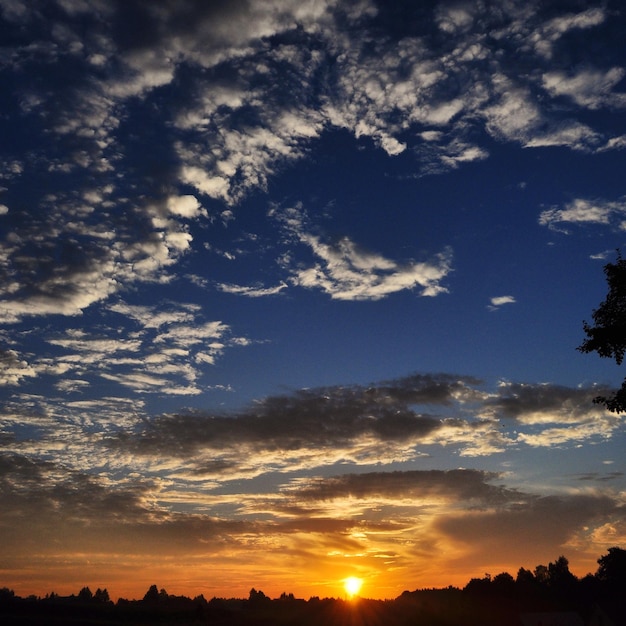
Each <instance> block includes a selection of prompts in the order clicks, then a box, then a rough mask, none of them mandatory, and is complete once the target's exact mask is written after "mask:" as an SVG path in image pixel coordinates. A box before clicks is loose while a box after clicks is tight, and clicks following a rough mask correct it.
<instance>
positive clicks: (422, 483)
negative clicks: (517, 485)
mask: <svg viewBox="0 0 626 626" xmlns="http://www.w3.org/2000/svg"><path fill="white" fill-rule="evenodd" d="M495 478H497V475H496V474H489V473H488V472H481V471H477V470H465V469H457V470H447V471H443V470H425V471H419V470H415V471H394V472H366V473H363V474H344V475H342V476H337V477H332V478H313V479H311V478H307V479H301V480H298V481H294V484H293V487H292V489H293V490H290V491H289V493H290V495H293V496H294V497H295V498H297V499H302V500H305V501H307V500H332V499H347V498H357V499H368V500H372V499H378V500H379V501H396V502H398V501H400V502H402V501H404V500H407V499H411V500H418V501H419V500H421V501H423V503H427V502H432V501H433V500H437V499H439V498H443V499H444V500H446V501H449V502H454V501H468V502H480V503H482V504H486V503H490V504H494V503H502V502H507V501H509V500H511V499H515V500H517V499H518V498H519V494H517V493H516V492H508V491H507V490H506V489H504V488H502V487H496V486H493V485H490V484H488V481H491V480H494V479H495Z"/></svg>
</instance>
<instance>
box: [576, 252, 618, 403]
mask: <svg viewBox="0 0 626 626" xmlns="http://www.w3.org/2000/svg"><path fill="white" fill-rule="evenodd" d="M604 275H605V276H606V281H607V283H608V286H609V293H608V294H607V296H606V299H605V300H604V302H602V303H601V304H600V306H599V307H598V308H597V309H595V310H594V311H593V313H592V317H593V321H594V322H595V326H591V325H590V324H588V323H587V322H583V329H584V331H585V334H586V335H587V339H585V341H583V343H582V344H581V345H580V346H578V350H580V351H581V352H585V353H589V352H597V353H598V355H599V356H601V357H607V358H612V359H615V362H616V363H617V364H618V365H621V363H622V361H623V360H624V354H625V353H626V260H625V259H623V258H622V256H621V254H619V253H618V256H617V261H616V262H615V263H607V264H606V265H605V266H604ZM594 402H595V403H597V404H604V406H606V408H607V409H608V410H609V411H612V412H613V413H621V412H623V411H626V379H624V382H623V383H622V386H621V388H620V389H619V390H618V391H617V392H616V393H615V394H614V395H613V396H611V397H606V396H598V397H596V398H594Z"/></svg>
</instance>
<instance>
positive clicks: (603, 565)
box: [596, 548, 626, 591]
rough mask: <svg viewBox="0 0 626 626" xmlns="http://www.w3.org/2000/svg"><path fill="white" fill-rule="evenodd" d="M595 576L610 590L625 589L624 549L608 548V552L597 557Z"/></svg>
mask: <svg viewBox="0 0 626 626" xmlns="http://www.w3.org/2000/svg"><path fill="white" fill-rule="evenodd" d="M598 565H599V567H598V571H597V573H596V578H597V579H598V580H600V581H601V582H602V583H604V584H605V585H606V586H608V587H609V588H610V590H611V591H614V590H619V589H621V590H622V591H624V590H626V550H622V549H621V548H609V553H608V554H605V555H604V556H602V557H600V558H599V559H598Z"/></svg>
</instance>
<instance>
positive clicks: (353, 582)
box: [343, 576, 363, 598]
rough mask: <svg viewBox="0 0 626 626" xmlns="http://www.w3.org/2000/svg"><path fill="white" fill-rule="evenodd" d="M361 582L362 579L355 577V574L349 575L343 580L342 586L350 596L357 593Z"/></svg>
mask: <svg viewBox="0 0 626 626" xmlns="http://www.w3.org/2000/svg"><path fill="white" fill-rule="evenodd" d="M362 584H363V580H362V579H360V578H356V577H355V576H349V577H348V578H346V579H345V580H344V583H343V586H344V589H345V590H346V593H347V594H348V595H349V596H350V597H351V598H352V597H353V596H356V595H357V594H358V593H359V591H360V590H361V585H362Z"/></svg>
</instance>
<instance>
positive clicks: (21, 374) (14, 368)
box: [0, 350, 37, 386]
mask: <svg viewBox="0 0 626 626" xmlns="http://www.w3.org/2000/svg"><path fill="white" fill-rule="evenodd" d="M35 376H37V372H36V371H35V369H34V368H33V367H32V366H31V365H29V363H28V362H27V361H25V360H24V359H21V358H20V356H19V354H18V353H17V352H16V351H15V350H0V386H6V385H19V384H20V382H21V381H22V379H24V378H33V377H35Z"/></svg>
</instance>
